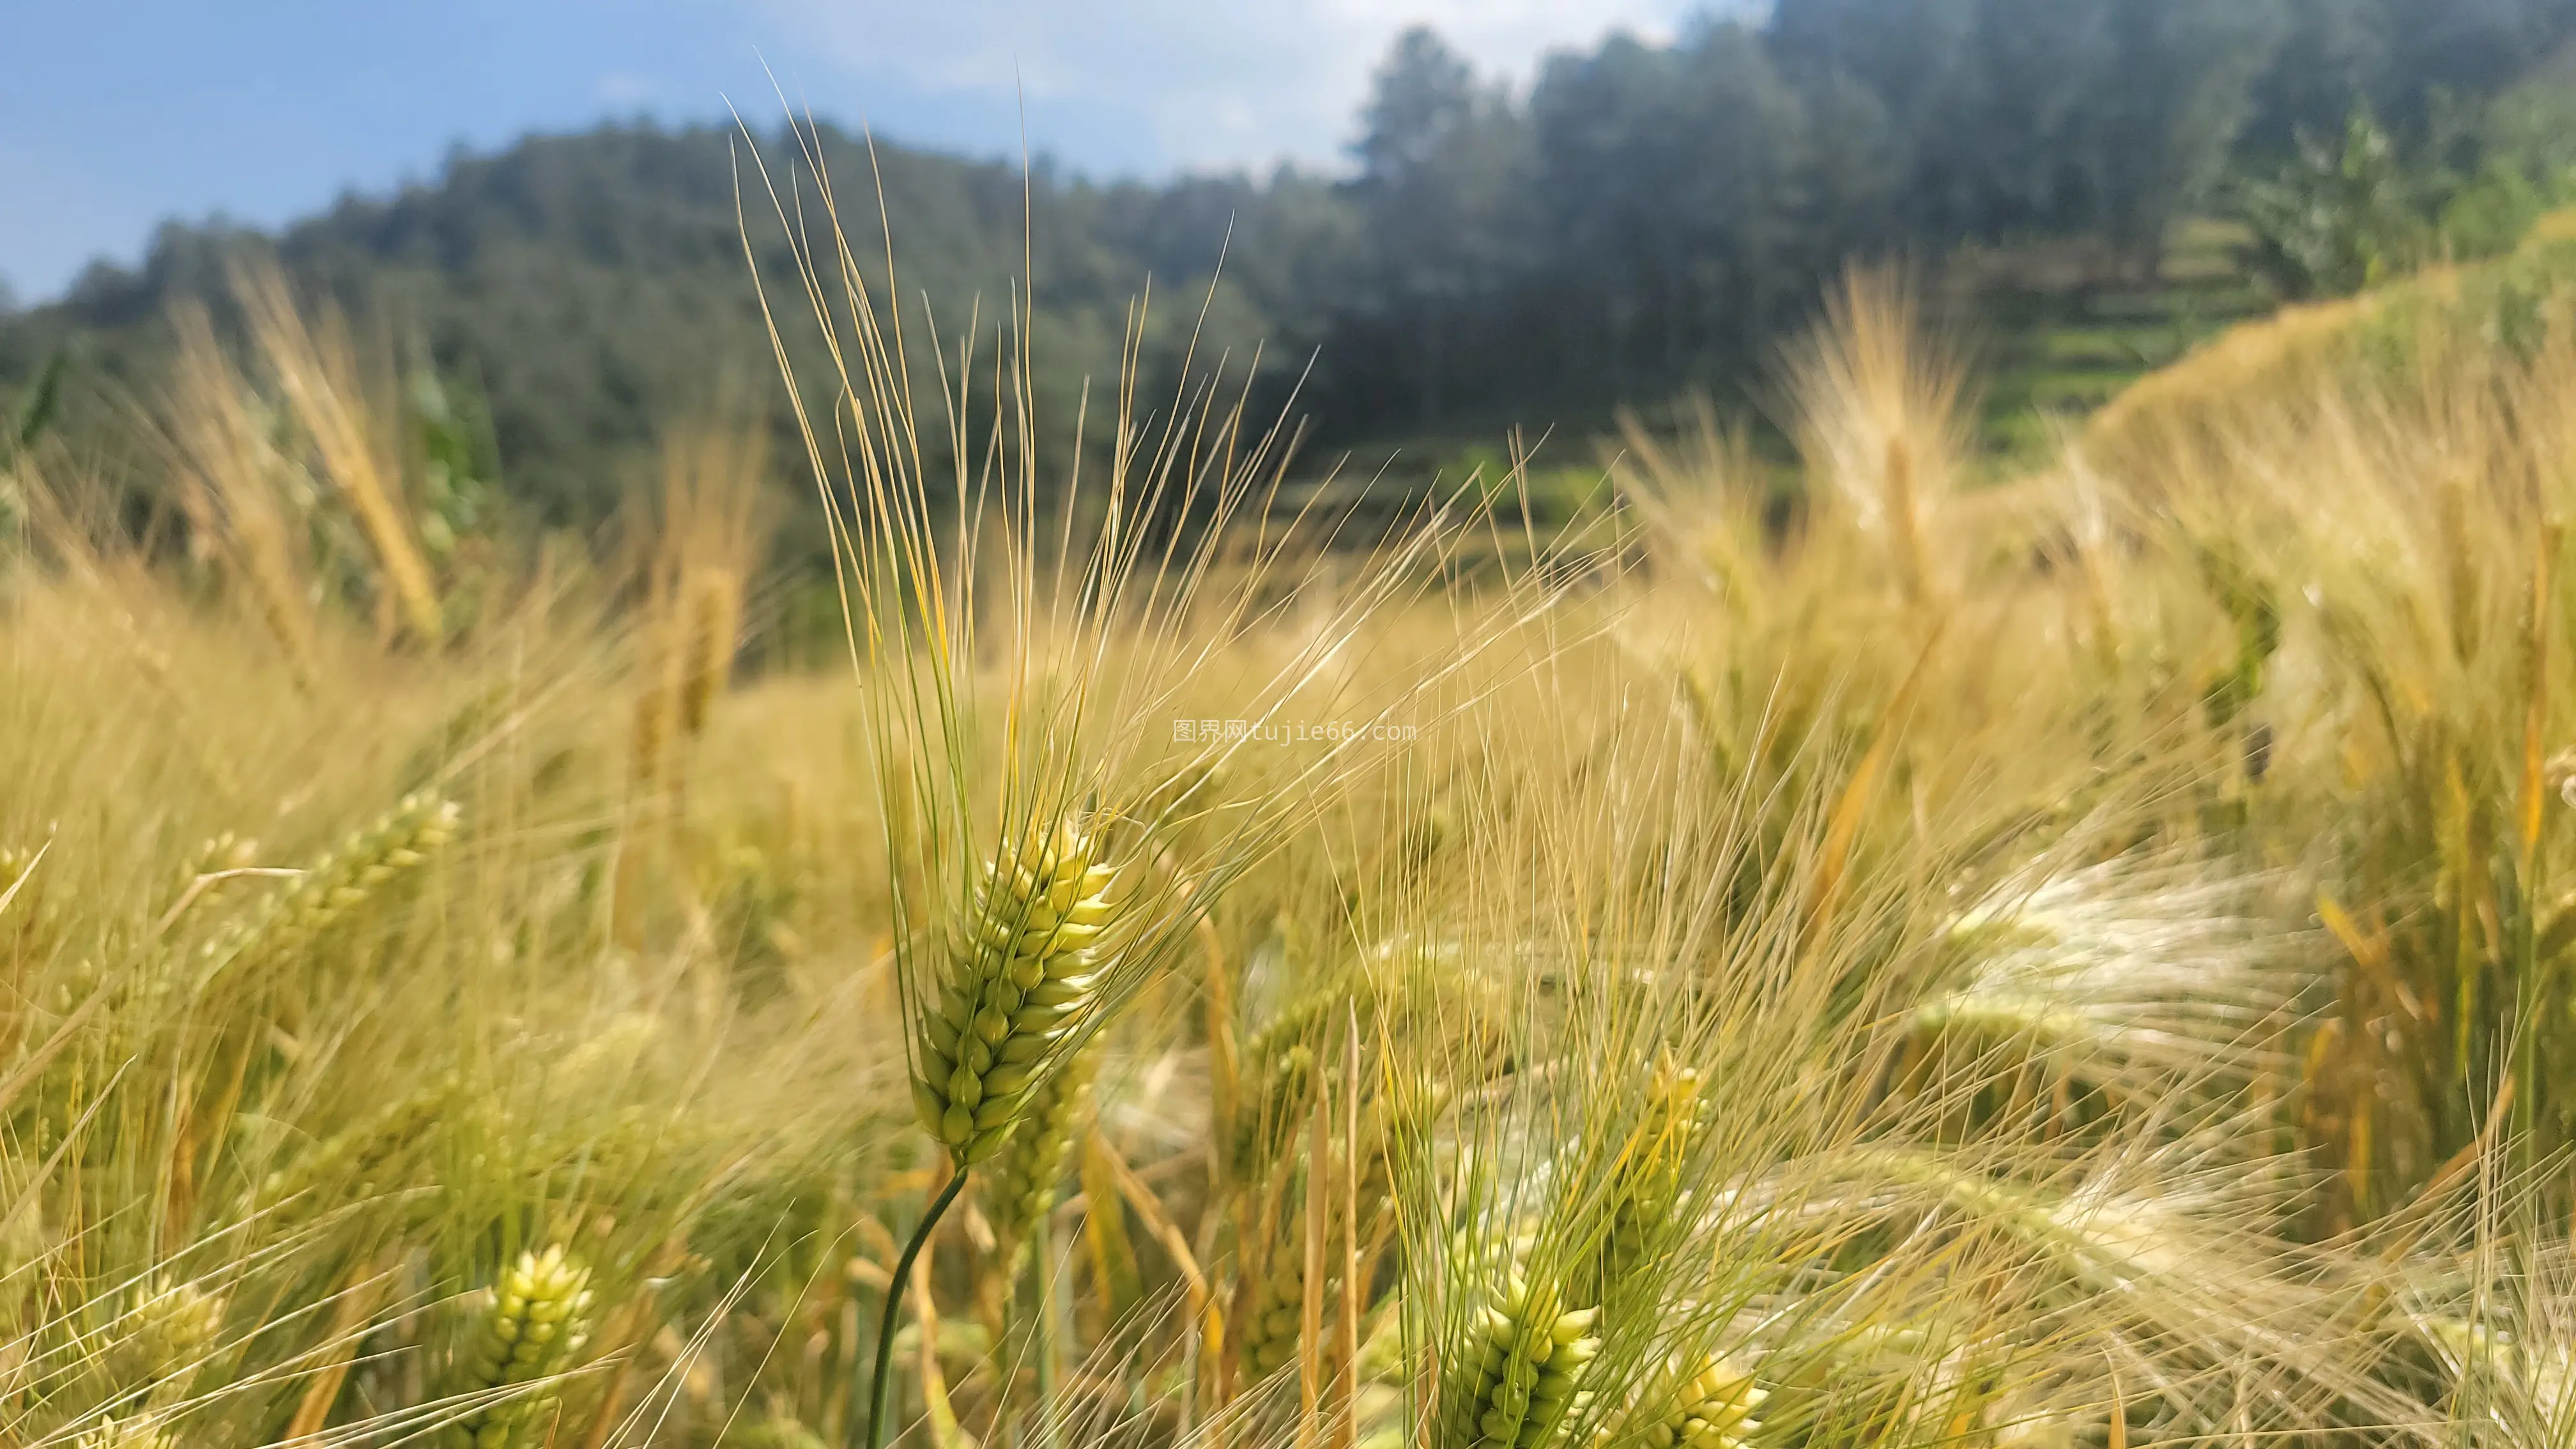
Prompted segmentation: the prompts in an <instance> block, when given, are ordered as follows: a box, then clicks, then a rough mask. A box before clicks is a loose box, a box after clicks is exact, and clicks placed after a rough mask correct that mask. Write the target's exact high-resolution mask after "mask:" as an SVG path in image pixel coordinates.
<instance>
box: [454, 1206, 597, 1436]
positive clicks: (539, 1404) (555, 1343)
mask: <svg viewBox="0 0 2576 1449" xmlns="http://www.w3.org/2000/svg"><path fill="white" fill-rule="evenodd" d="M589 1313H590V1270H589V1269H588V1268H584V1267H580V1266H578V1265H576V1264H574V1263H573V1262H572V1261H571V1260H570V1259H568V1258H566V1257H565V1256H564V1251H563V1249H562V1248H561V1247H560V1246H556V1247H550V1248H548V1249H546V1251H545V1252H544V1254H542V1255H539V1254H536V1253H521V1254H520V1255H519V1261H518V1262H517V1263H516V1264H514V1265H512V1267H511V1269H510V1271H508V1272H507V1273H504V1274H502V1275H501V1281H500V1282H499V1283H497V1284H495V1285H494V1286H493V1288H492V1290H491V1297H490V1304H489V1306H488V1307H487V1308H486V1309H485V1311H484V1313H483V1316H482V1320H481V1321H480V1322H479V1323H477V1324H476V1325H475V1326H474V1330H473V1333H472V1335H471V1336H470V1338H469V1339H468V1341H467V1342H466V1343H465V1344H464V1345H463V1346H462V1347H461V1349H460V1351H459V1352H458V1355H457V1360H456V1368H455V1382H454V1384H453V1386H452V1389H451V1392H452V1393H456V1394H466V1395H471V1396H473V1397H474V1398H475V1399H476V1400H477V1407H475V1408H473V1409H471V1410H469V1411H468V1412H467V1413H466V1414H465V1415H464V1416H463V1417H461V1418H459V1419H458V1420H456V1422H455V1423H453V1424H451V1425H450V1426H448V1429H447V1431H446V1443H447V1444H448V1445H449V1446H451V1449H516V1446H518V1445H519V1444H520V1443H521V1442H522V1440H523V1437H524V1435H523V1432H522V1431H523V1430H525V1429H527V1428H530V1427H532V1426H533V1425H534V1423H535V1421H536V1420H537V1419H538V1418H540V1417H541V1416H542V1415H541V1411H542V1410H544V1409H545V1407H546V1399H545V1397H544V1396H543V1395H542V1394H534V1393H523V1394H519V1395H516V1396H511V1397H503V1394H504V1392H505V1391H507V1390H510V1389H515V1388H523V1387H525V1386H528V1385H532V1384H536V1383H540V1382H542V1381H544V1380H545V1379H548V1378H551V1377H552V1376H554V1375H555V1374H557V1373H559V1372H561V1371H562V1370H563V1368H564V1366H565V1365H566V1364H568V1363H569V1362H571V1360H572V1356H573V1354H574V1353H576V1352H577V1351H579V1349H580V1348H581V1345H582V1341H583V1339H584V1338H586V1337H587V1336H588V1332H589ZM493 1399H498V1400H499V1401H498V1402H489V1401H490V1400H493Z"/></svg>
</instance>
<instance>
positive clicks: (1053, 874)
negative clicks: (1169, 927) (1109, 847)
mask: <svg viewBox="0 0 2576 1449" xmlns="http://www.w3.org/2000/svg"><path fill="white" fill-rule="evenodd" d="M1099 850H1100V840H1099V837H1098V836H1096V835H1093V834H1091V833H1090V832H1089V831H1087V830H1085V829H1084V828H1083V827H1082V826H1081V825H1079V824H1077V823H1075V822H1073V821H1071V820H1066V821H1062V822H1060V823H1058V824H1057V825H1056V826H1055V828H1054V829H1052V830H1048V831H1043V832H1032V833H1031V834H1030V835H1029V836H1028V837H1027V838H1025V839H1024V840H1022V841H1021V842H1020V843H1019V844H1018V845H1016V846H1014V847H1009V848H1006V849H1004V850H1003V851H1002V852H1001V854H1000V855H999V856H997V857H996V858H995V859H994V860H993V861H992V862H991V863H990V864H988V865H986V866H985V868H984V873H983V877H982V879H981V880H979V881H978V882H977V883H976V887H975V896H974V901H973V904H972V907H971V909H970V912H969V914H968V917H967V919H966V921H965V923H964V925H963V928H962V929H961V930H959V931H958V933H957V940H956V941H955V943H954V944H953V945H952V947H951V948H950V951H949V955H948V969H947V972H946V975H945V979H944V980H942V981H941V982H939V983H938V986H937V990H936V994H935V997H927V998H926V999H925V1000H924V1001H923V1002H922V1003H921V1010H920V1012H919V1016H920V1020H919V1023H918V1026H917V1030H916V1034H915V1037H914V1042H913V1073H914V1075H913V1079H912V1096H913V1104H914V1105H915V1106H916V1107H918V1108H919V1109H920V1112H921V1120H922V1124H923V1125H924V1126H926V1127H928V1128H929V1129H930V1135H932V1136H933V1137H936V1138H938V1139H939V1141H940V1142H941V1143H942V1144H943V1145H944V1146H946V1147H947V1148H948V1151H949V1154H950V1156H952V1157H953V1158H955V1159H956V1162H957V1165H958V1166H959V1167H961V1168H962V1167H969V1166H972V1165H974V1164H975V1163H978V1162H981V1161H983V1160H985V1159H986V1158H989V1157H991V1156H992V1155H993V1154H994V1153H995V1152H996V1151H998V1150H1000V1148H1001V1146H1002V1142H1003V1140H1004V1139H1005V1138H1007V1137H1008V1136H1009V1135H1010V1132H1011V1128H1012V1127H1013V1126H1014V1125H1016V1124H1017V1123H1018V1122H1019V1120H1020V1118H1021V1116H1022V1115H1023V1113H1024V1111H1025V1109H1026V1108H1027V1106H1028V1104H1029V1095H1030V1091H1031V1089H1032V1088H1033V1087H1035V1086H1037V1085H1039V1084H1040V1083H1041V1082H1043V1080H1044V1079H1045V1078H1046V1076H1047V1075H1049V1073H1048V1068H1049V1067H1050V1065H1052V1063H1053V1061H1054V1059H1055V1058H1056V1057H1057V1056H1058V1055H1059V1054H1060V1048H1061V1047H1062V1046H1063V1045H1064V1043H1065V1042H1066V1041H1067V1039H1068V1038H1069V1037H1070V1036H1072V1034H1073V1033H1074V1032H1076V1031H1077V1030H1079V1028H1080V1025H1081V1020H1082V1015H1083V1012H1084V1010H1085V1008H1087V1007H1088V1006H1090V1005H1091V1003H1092V1002H1093V1000H1094V999H1095V998H1096V997H1097V996H1098V994H1099V980H1100V978H1099V975H1098V973H1097V972H1096V971H1095V969H1094V968H1095V966H1096V965H1097V962H1098V954H1097V951H1096V945H1097V943H1098V942H1099V940H1100V936H1101V933H1102V932H1104V931H1106V930H1107V929H1108V928H1109V926H1110V924H1111V923H1112V921H1113V920H1114V918H1115V917H1116V915H1117V907H1116V905H1115V904H1114V903H1113V902H1112V901H1111V900H1110V898H1109V890H1110V886H1111V884H1112V883H1113V881H1114V880H1115V877H1116V872H1115V871H1114V870H1113V869H1111V868H1110V867H1108V866H1105V865H1101V864H1099V863H1098V853H1099Z"/></svg>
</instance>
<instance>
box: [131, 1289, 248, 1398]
mask: <svg viewBox="0 0 2576 1449" xmlns="http://www.w3.org/2000/svg"><path fill="white" fill-rule="evenodd" d="M223 1326H224V1300H223V1298H222V1297H221V1296H220V1295H218V1294H214V1293H209V1292H207V1291H206V1290H204V1289H202V1288H199V1287H198V1286H197V1285H195V1284H194V1283H172V1282H170V1281H169V1280H167V1279H163V1280H160V1281H158V1282H156V1283H155V1284H154V1285H153V1286H151V1287H150V1288H147V1289H144V1290H143V1291H142V1292H140V1293H139V1294H138V1295H137V1296H136V1300H135V1304H134V1311H133V1312H132V1313H130V1314H128V1315H127V1316H126V1322H125V1341H124V1342H123V1343H122V1344H121V1345H119V1349H118V1353H117V1355H116V1358H117V1359H118V1363H117V1364H116V1370H117V1376H118V1378H119V1379H120V1381H121V1385H122V1387H123V1388H124V1389H125V1390H126V1391H128V1392H129V1393H136V1394H142V1395H145V1396H146V1399H147V1401H148V1402H149V1403H151V1404H152V1405H154V1406H156V1407H158V1406H162V1405H165V1404H166V1403H167V1402H168V1401H170V1400H172V1399H174V1398H177V1397H180V1396H182V1395H184V1393H185V1391H186V1389H187V1386H188V1380H189V1379H190V1378H191V1377H192V1376H193V1375H194V1373H195V1371H196V1368H197V1364H198V1362H199V1360H201V1359H203V1358H204V1357H205V1355H206V1351H207V1350H208V1349H209V1348H212V1347H213V1346H214V1343H215V1339H216V1337H217V1336H218V1335H219V1334H221V1333H222V1331H223Z"/></svg>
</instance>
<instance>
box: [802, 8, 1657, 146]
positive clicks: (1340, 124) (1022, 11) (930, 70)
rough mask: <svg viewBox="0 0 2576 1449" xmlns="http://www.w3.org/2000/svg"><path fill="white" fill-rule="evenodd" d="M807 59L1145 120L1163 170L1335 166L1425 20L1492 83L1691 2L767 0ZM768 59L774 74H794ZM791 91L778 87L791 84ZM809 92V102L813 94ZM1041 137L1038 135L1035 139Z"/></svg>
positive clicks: (881, 78) (971, 92)
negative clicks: (1383, 65)
mask: <svg viewBox="0 0 2576 1449" xmlns="http://www.w3.org/2000/svg"><path fill="white" fill-rule="evenodd" d="M767 3H768V6H769V8H770V10H771V11H772V12H773V13H774V14H775V15H776V16H777V17H779V18H780V19H781V20H782V21H784V22H785V23H786V25H787V27H788V28H789V29H790V30H792V31H794V32H797V33H800V34H802V35H804V36H805V37H807V38H808V39H809V40H810V42H811V43H812V44H813V45H814V47H815V48H816V56H815V58H817V59H820V60H823V61H826V62H828V63H830V64H832V65H834V66H835V67H837V68H839V69H842V70H844V71H846V72H847V73H848V74H849V75H850V76H851V77H852V79H854V80H855V81H857V82H858V83H859V91H858V93H857V94H854V95H851V96H848V97H843V98H840V99H845V100H847V101H850V102H854V103H856V104H857V105H858V106H860V107H862V108H863V107H864V105H865V100H866V96H865V87H866V85H867V84H868V83H869V82H871V81H876V82H879V83H887V82H899V83H900V84H902V85H903V86H905V87H906V88H908V89H911V90H915V91H926V92H930V93H934V94H946V95H951V96H957V97H966V98H973V97H989V98H991V99H992V100H993V102H994V103H995V104H996V105H997V106H1000V107H1003V108H1008V107H1010V106H1011V105H1012V104H1013V97H1014V95H1015V94H1016V93H1025V94H1026V95H1027V97H1028V98H1029V99H1030V101H1031V102H1032V103H1054V104H1055V105H1057V106H1059V107H1067V108H1081V109H1084V110H1093V109H1097V110H1098V111H1099V112H1101V113H1104V114H1106V115H1109V116H1114V117H1117V118H1119V119H1122V120H1124V121H1127V122H1129V123H1130V124H1133V125H1136V126H1138V127H1140V128H1141V129H1142V130H1143V131H1144V133H1145V134H1146V135H1147V136H1148V137H1150V139H1151V143H1152V145H1153V147H1154V149H1155V151H1156V152H1157V153H1158V156H1157V159H1158V160H1160V161H1161V162H1162V163H1163V164H1164V165H1167V166H1179V167H1204V166H1226V165H1240V164H1250V165H1260V164H1265V163H1267V162H1270V161H1272V160H1276V159H1280V158H1283V157H1293V158H1296V159H1299V160H1304V161H1309V162H1331V161H1334V160H1336V159H1338V158H1339V156H1340V155H1341V153H1342V147H1343V145H1344V144H1345V143H1346V142H1348V141H1349V140H1350V139H1351V136H1352V131H1353V128H1354V125H1355V117H1356V115H1357V112H1358V108H1359V106H1360V104H1361V102H1362V101H1363V100H1364V98H1365V97H1366V94H1367V89H1368V78H1369V72H1370V70H1371V68H1372V67H1373V66H1374V65H1375V64H1376V63H1377V60H1378V58H1379V57H1380V56H1381V55H1383V54H1384V52H1385V50H1386V47H1387V45H1388V44H1389V42H1391V41H1392V40H1393V39H1394V38H1395V36H1396V35H1397V34H1399V33H1400V32H1402V31H1403V30H1404V29H1405V27H1407V26H1410V25H1416V24H1427V25H1430V26H1432V27H1433V28H1435V29H1437V30H1438V31H1439V32H1440V34H1441V35H1442V36H1443V37H1444V38H1445V39H1447V40H1448V42H1449V43H1450V44H1451V45H1453V46H1455V47H1456V48H1457V49H1458V50H1459V51H1460V52H1462V53H1463V54H1465V55H1467V56H1468V57H1469V58H1471V59H1472V60H1474V61H1475V62H1476V64H1477V66H1478V67H1479V68H1480V69H1481V70H1483V71H1485V72H1486V73H1488V74H1496V73H1499V74H1506V75H1510V76H1513V77H1515V78H1519V79H1524V80H1525V79H1526V78H1527V77H1528V75H1529V73H1530V71H1531V69H1532V67H1533V64H1534V62H1535V61H1536V60H1537V59H1538V57H1539V56H1540V55H1541V53H1543V52H1544V51H1546V50H1548V49H1550V48H1552V47H1556V46H1566V45H1587V44H1590V43H1592V42H1594V41H1596V40H1598V39H1599V38H1600V37H1601V36H1602V35H1603V34H1605V33H1607V32H1609V31H1611V30H1614V29H1622V28H1624V29H1628V30H1632V31H1635V32H1637V33H1639V34H1642V35H1648V36H1658V37H1660V36H1668V35H1670V34H1671V33H1672V31H1673V30H1674V28H1675V27H1676V25H1677V23H1678V21H1679V20H1680V18H1681V16H1682V15H1683V14H1684V13H1685V12H1686V11H1687V10H1688V9H1689V8H1691V6H1690V0H1395V3H1390V0H1272V3H1267V4H1239V3H1226V0H1123V3H1118V4H1114V5H1112V4H1105V3H1098V0H1095V3H1091V4H1067V3H1063V0H767ZM773 60H774V61H784V63H781V64H780V65H779V70H780V74H781V75H782V77H786V76H788V75H790V74H791V73H792V72H793V71H794V70H795V69H796V68H797V67H796V66H795V65H794V63H793V61H792V60H788V59H786V58H777V57H773ZM793 88H794V87H793V86H792V85H791V90H792V89H793ZM817 99H818V100H819V99H821V98H820V97H817ZM1037 139H1039V140H1041V141H1043V140H1044V139H1045V138H1043V137H1041V138H1037Z"/></svg>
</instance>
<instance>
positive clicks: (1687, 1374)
mask: <svg viewBox="0 0 2576 1449" xmlns="http://www.w3.org/2000/svg"><path fill="white" fill-rule="evenodd" d="M1767 1397H1769V1395H1767V1394H1765V1393H1764V1392H1763V1391H1762V1390H1760V1389H1758V1388H1755V1387H1754V1386H1753V1375H1751V1374H1749V1373H1746V1372H1745V1371H1744V1370H1742V1369H1740V1368H1737V1367H1736V1366H1735V1365H1734V1364H1731V1363H1729V1362H1727V1361H1726V1360H1725V1359H1723V1358H1720V1357H1717V1356H1715V1355H1713V1354H1712V1355H1705V1356H1703V1357H1701V1358H1700V1359H1699V1360H1697V1362H1696V1365H1695V1366H1676V1370H1675V1372H1674V1373H1673V1374H1672V1376H1671V1377H1670V1378H1668V1379H1666V1380H1665V1381H1664V1382H1663V1384H1661V1385H1660V1386H1659V1387H1657V1388H1656V1389H1653V1390H1650V1391H1648V1393H1647V1394H1646V1396H1645V1397H1644V1398H1643V1399H1641V1400H1640V1401H1639V1402H1638V1403H1637V1405H1636V1407H1634V1408H1632V1409H1630V1410H1629V1411H1628V1414H1627V1417H1626V1418H1625V1419H1624V1420H1623V1421H1622V1422H1621V1423H1620V1425H1619V1427H1618V1428H1616V1429H1614V1430H1612V1431H1610V1432H1609V1433H1608V1434H1606V1435H1604V1436H1603V1437H1602V1443H1603V1444H1604V1445H1605V1446H1607V1449H1745V1445H1746V1443H1747V1442H1748V1441H1750V1440H1751V1439H1752V1437H1753V1435H1754V1434H1755V1432H1756V1431H1758V1430H1759V1429H1760V1428H1761V1427H1762V1425H1761V1422H1760V1421H1759V1420H1757V1419H1755V1418H1754V1417H1753V1411H1754V1410H1755V1409H1758V1408H1760V1407H1762V1401H1763V1400H1764V1399H1765V1398H1767Z"/></svg>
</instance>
